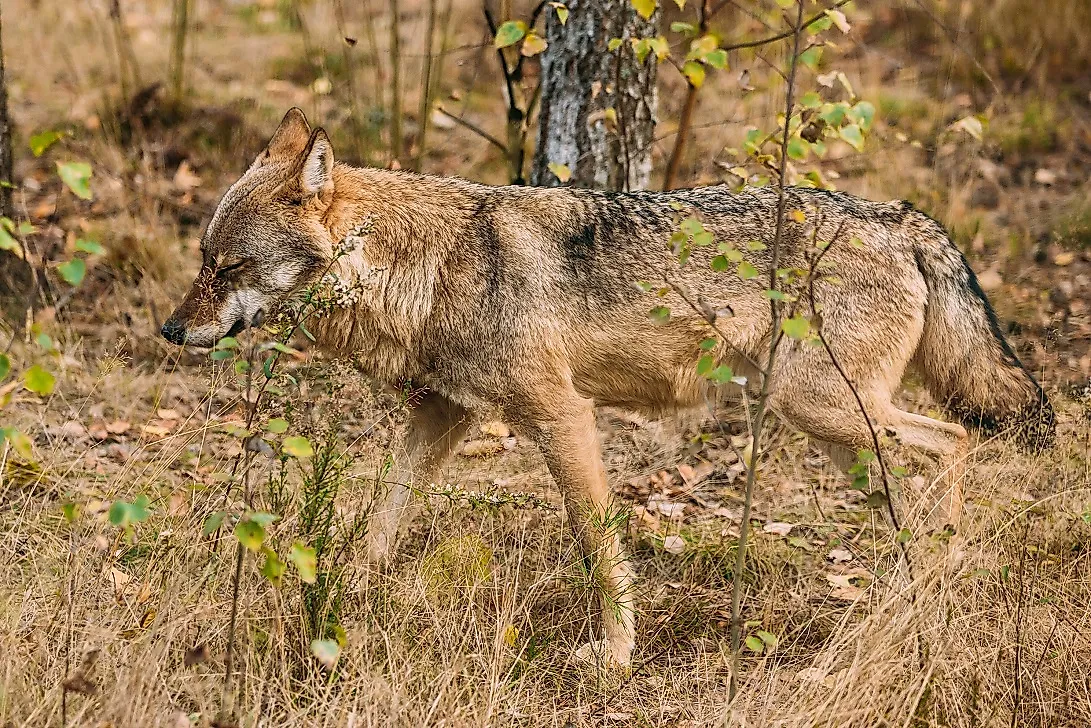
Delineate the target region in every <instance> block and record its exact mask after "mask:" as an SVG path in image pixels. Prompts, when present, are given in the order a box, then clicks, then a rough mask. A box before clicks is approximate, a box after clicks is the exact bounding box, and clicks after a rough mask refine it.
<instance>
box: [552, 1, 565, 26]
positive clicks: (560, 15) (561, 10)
mask: <svg viewBox="0 0 1091 728" xmlns="http://www.w3.org/2000/svg"><path fill="white" fill-rule="evenodd" d="M550 5H552V6H553V9H554V10H556V11H557V20H558V21H560V23H561V25H564V24H565V23H567V22H568V8H567V7H565V6H564V5H562V4H561V3H550Z"/></svg>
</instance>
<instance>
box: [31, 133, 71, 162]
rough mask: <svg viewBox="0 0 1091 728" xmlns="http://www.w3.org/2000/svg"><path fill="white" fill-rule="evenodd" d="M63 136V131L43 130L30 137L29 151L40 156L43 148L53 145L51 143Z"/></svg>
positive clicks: (43, 151)
mask: <svg viewBox="0 0 1091 728" xmlns="http://www.w3.org/2000/svg"><path fill="white" fill-rule="evenodd" d="M63 137H64V132H63V131H43V132H40V133H38V134H35V135H34V136H32V137H31V138H30V151H32V152H34V156H35V157H40V156H42V154H44V153H45V150H47V149H49V148H50V147H51V146H53V143H54V142H56V141H58V140H59V139H62V138H63Z"/></svg>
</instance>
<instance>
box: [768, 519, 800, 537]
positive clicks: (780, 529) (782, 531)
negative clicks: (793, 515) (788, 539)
mask: <svg viewBox="0 0 1091 728" xmlns="http://www.w3.org/2000/svg"><path fill="white" fill-rule="evenodd" d="M795 527H796V524H794V523H783V522H781V521H773V522H771V523H766V524H765V525H764V526H762V527H761V530H762V531H764V532H765V533H771V534H773V535H775V536H787V535H788V534H789V533H791V532H792V529H793V528H795Z"/></svg>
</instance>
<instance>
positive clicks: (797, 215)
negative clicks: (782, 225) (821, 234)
mask: <svg viewBox="0 0 1091 728" xmlns="http://www.w3.org/2000/svg"><path fill="white" fill-rule="evenodd" d="M788 217H790V218H792V219H793V220H795V221H796V222H807V216H806V215H805V214H804V213H803V210H792V211H791V212H789V213H788Z"/></svg>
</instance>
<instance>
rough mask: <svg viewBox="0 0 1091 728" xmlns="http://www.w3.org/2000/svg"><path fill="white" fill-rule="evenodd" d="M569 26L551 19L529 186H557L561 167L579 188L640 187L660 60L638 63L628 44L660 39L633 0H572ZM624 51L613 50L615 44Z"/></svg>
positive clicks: (647, 168) (646, 169) (647, 170)
mask: <svg viewBox="0 0 1091 728" xmlns="http://www.w3.org/2000/svg"><path fill="white" fill-rule="evenodd" d="M567 6H568V10H569V16H568V21H567V22H566V23H565V24H564V25H561V23H560V21H559V20H558V19H557V15H556V13H554V12H551V11H547V12H549V17H548V18H547V21H546V40H547V41H548V44H549V45H548V47H547V48H546V50H545V52H544V53H543V56H542V99H541V111H540V113H539V115H538V144H537V150H536V153H535V157H534V165H533V169H532V170H531V184H533V185H556V184H559V183H560V179H558V177H557V175H556V174H555V173H554V172H552V171H551V170H550V169H549V165H550V164H555V165H564V166H565V167H567V168H568V169H569V170H570V171H571V173H572V176H571V179H570V182H571V183H572V184H573V185H575V186H577V187H594V188H598V189H610V190H632V189H643V188H645V187H647V186H648V179H649V177H650V176H651V166H652V164H651V144H652V138H653V134H654V133H655V114H656V92H655V76H656V60H655V54H654V53H651V54H649V55H648V57H647V58H645V60H644V63H638V62H637V59H636V56H635V54H634V52H633V46H632V44H631V43H630V40H631V39H637V38H648V37H653V36H654V35H655V28H656V21H657V20H658V16H657V15H653V16H652V19H651V20H648V21H646V20H644V19H643V18H641V17H640V16H639V15H638V14H637V13H636V11H635V10H633V6H632V4H631V2H630V0H570V2H568V3H567ZM613 38H620V39H621V40H622V43H621V45H620V46H619V47H618V48H617V49H616V50H613V51H611V50H609V45H610V40H611V39H613Z"/></svg>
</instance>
